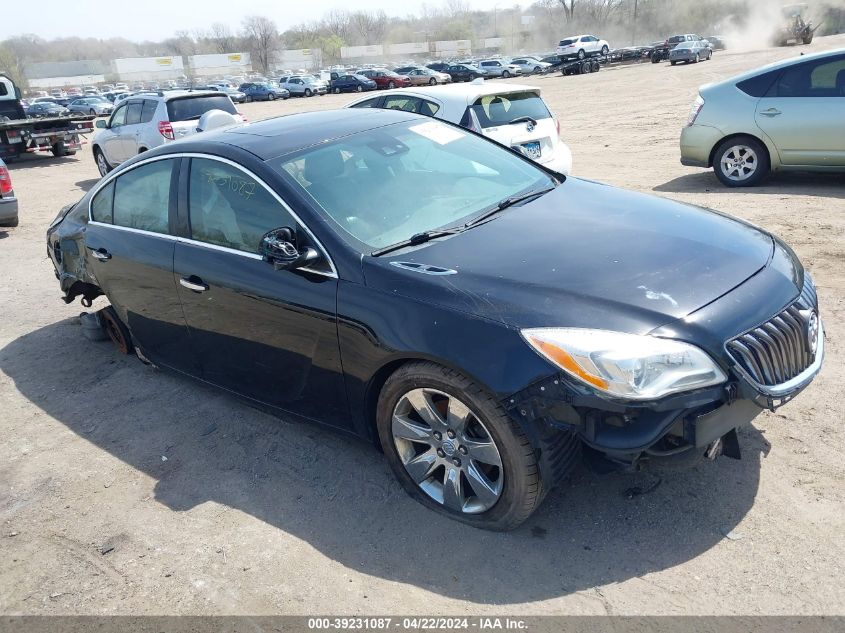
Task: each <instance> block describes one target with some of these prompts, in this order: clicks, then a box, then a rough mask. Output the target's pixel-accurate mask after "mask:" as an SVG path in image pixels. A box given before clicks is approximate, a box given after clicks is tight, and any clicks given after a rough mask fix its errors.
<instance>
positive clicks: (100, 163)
mask: <svg viewBox="0 0 845 633" xmlns="http://www.w3.org/2000/svg"><path fill="white" fill-rule="evenodd" d="M94 156H95V157H96V159H97V171H99V172H100V177H101V178H103V177H105V176H106V175H108V173H109V172H110V171H111V167H109V164H108V162H107V161H106V157H105V156H103V150H101V149H95V150H94Z"/></svg>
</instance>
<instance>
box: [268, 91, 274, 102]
mask: <svg viewBox="0 0 845 633" xmlns="http://www.w3.org/2000/svg"><path fill="white" fill-rule="evenodd" d="M275 100H276V95H274V94H273V93H272V92H271V93H270V94H268V95H267V101H275Z"/></svg>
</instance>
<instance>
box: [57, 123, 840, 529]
mask: <svg viewBox="0 0 845 633" xmlns="http://www.w3.org/2000/svg"><path fill="white" fill-rule="evenodd" d="M408 192H413V195H408ZM47 243H48V248H49V253H50V257H51V259H52V262H53V265H54V266H55V269H56V275H57V278H58V280H59V284H60V286H61V289H62V291H63V292H64V295H65V301H67V302H70V301H72V300H73V299H75V298H77V297H81V298H82V301H83V304H85V305H90V302H91V301H92V300H93V299H95V298H96V297H98V296H100V295H105V296H106V297H107V298H108V300H109V301H110V302H111V306H110V307H109V308H107V309H106V310H107V312H108V314H109V315H111V316H109V318H108V319H107V320H109V321H110V322H111V324H112V325H111V331H112V333H113V335H114V337H115V338H116V339H118V340H120V341H122V342H123V349H124V351H131V350H133V349H134V350H135V352H136V353H137V355H138V356H139V358H141V359H142V360H144V361H145V362H148V363H154V364H155V365H158V366H160V367H162V368H166V369H169V370H173V371H175V372H180V373H182V374H184V375H187V376H191V377H193V378H196V379H198V380H200V381H203V382H205V383H208V384H211V385H215V386H217V387H220V388H222V389H226V390H228V391H230V392H233V393H236V394H239V395H240V396H242V397H243V398H245V399H248V400H249V401H251V402H252V403H253V404H258V405H259V406H262V407H265V408H266V409H267V410H269V411H271V412H275V413H278V414H280V415H283V416H287V417H299V418H303V419H306V420H312V421H315V422H320V423H323V424H326V425H329V426H333V427H335V428H336V429H338V430H340V431H343V432H346V433H348V434H350V435H354V436H358V437H361V438H365V439H367V440H370V441H372V442H374V443H376V444H377V445H379V446H380V447H381V448H382V450H383V451H384V454H385V456H386V459H387V460H388V462H389V464H390V466H391V467H392V469H393V471H394V473H395V474H396V476H397V477H398V479H399V481H400V482H401V483H402V485H403V486H404V487H405V489H406V490H407V491H408V492H409V493H410V495H411V496H413V497H414V498H416V499H417V500H418V501H420V502H421V503H423V504H425V505H426V506H428V507H429V508H431V509H433V510H436V511H438V512H441V513H443V514H445V515H448V516H449V517H452V518H454V519H458V520H460V521H463V522H465V523H468V524H471V525H474V526H477V527H482V528H488V529H496V530H504V529H510V528H513V527H515V526H517V525H519V524H520V523H521V522H523V521H524V520H525V519H526V518H527V517H528V516H529V515H530V514H531V513H532V512H533V511H534V510H535V509H536V508H537V506H538V505H539V504H540V502H541V500H542V499H543V497H544V496H545V494H546V493H547V492H548V490H550V489H551V488H552V487H554V486H555V484H556V483H558V482H559V481H560V480H561V479H562V478H563V477H565V476H566V475H567V474H568V473H569V472H570V471H571V469H572V468H573V467H574V465H575V464H576V463H577V461H578V459H579V455H580V451H581V448H582V447H583V446H588V447H590V448H591V449H593V451H592V452H591V454H592V455H595V454H601V455H603V456H604V459H605V460H606V463H608V464H613V465H616V466H618V467H621V468H631V467H636V466H638V465H639V464H640V463H643V462H647V461H650V460H661V459H663V458H668V457H670V456H677V455H679V454H685V455H690V456H703V455H705V454H706V455H707V456H708V457H711V458H713V457H715V456H717V455H718V454H719V453H720V452H723V453H724V454H726V455H729V456H733V457H737V456H738V451H739V448H740V447H739V443H738V441H737V434H736V431H735V429H737V428H738V427H741V426H743V425H746V424H749V423H750V422H751V420H753V419H754V417H755V416H756V415H757V414H758V413H760V412H761V411H762V410H763V409H774V408H776V407H779V406H780V405H782V404H784V403H785V402H786V401H788V400H790V399H791V398H793V397H794V396H795V395H796V394H797V393H798V392H800V391H801V390H802V389H804V388H805V387H806V386H807V385H808V384H809V383H810V381H811V380H812V379H813V378H814V377H815V375H816V374H817V372H818V371H819V369H820V366H821V363H822V358H823V356H824V335H823V330H822V322H821V319H820V317H819V314H818V306H817V300H816V291H815V288H814V285H813V282H812V280H811V278H810V276H809V275H808V274H807V273H805V271H804V268H803V267H802V265H801V263H800V262H799V261H798V259H797V258H796V256H795V254H794V253H793V252H792V251H791V250H790V249H789V247H788V246H786V245H785V244H784V243H783V242H781V241H780V240H779V239H777V238H776V237H774V236H773V235H771V234H769V233H767V232H765V231H763V230H761V229H758V228H755V227H753V226H750V225H748V224H746V223H744V222H740V221H738V220H735V219H732V218H730V217H727V216H724V215H721V214H719V213H716V212H712V211H706V210H703V209H699V208H695V207H691V206H688V205H684V204H679V203H676V202H672V201H669V200H664V199H661V198H653V197H649V196H645V195H641V194H636V193H630V192H627V191H622V190H619V189H615V188H613V187H609V186H605V185H602V184H597V183H592V182H588V181H583V180H578V179H576V178H567V177H564V176H561V175H559V174H557V173H554V172H551V171H547V170H545V169H544V168H543V167H542V166H539V165H537V164H536V163H534V162H532V161H530V160H529V159H528V158H526V157H524V156H523V155H521V154H519V153H517V152H515V151H511V150H509V149H507V148H505V147H502V146H501V145H498V144H496V143H493V142H492V141H489V140H487V139H485V138H484V137H482V136H479V135H477V134H474V133H473V132H471V131H469V130H466V129H464V128H460V127H456V126H453V125H451V124H449V123H446V122H441V121H437V120H433V119H431V118H426V117H422V116H419V115H416V114H412V113H407V112H402V111H394V110H377V109H366V110H358V109H347V110H341V111H324V112H313V113H307V114H297V115H292V116H288V117H282V118H277V119H271V120H267V121H262V122H259V123H254V124H250V125H243V126H238V127H233V128H227V129H226V130H223V131H212V132H207V133H205V134H202V135H196V136H194V137H191V138H190V139H185V140H183V141H179V142H175V143H169V144H167V145H164V146H161V147H159V148H156V149H154V150H151V151H148V152H146V153H144V154H143V155H140V156H137V157H135V158H133V159H132V160H130V161H127V162H126V163H124V164H122V165H121V166H120V167H118V168H117V169H115V170H114V171H113V172H112V173H110V174H109V175H108V176H107V177H105V178H104V179H103V180H101V181H100V182H99V183H98V184H97V185H96V186H95V187H93V188H92V190H91V191H90V192H89V193H88V194H86V195H85V197H84V198H82V200H80V201H79V202H78V203H76V204H74V205H71V206H70V207H68V208H66V209H65V210H63V211H62V212H61V213H60V214H59V216H58V217H57V218H56V219H55V220H54V222H53V223H52V225H51V226H50V228H49V230H48V232H47ZM690 461H693V460H690Z"/></svg>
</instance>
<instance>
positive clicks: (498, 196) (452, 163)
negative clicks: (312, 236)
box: [270, 120, 555, 251]
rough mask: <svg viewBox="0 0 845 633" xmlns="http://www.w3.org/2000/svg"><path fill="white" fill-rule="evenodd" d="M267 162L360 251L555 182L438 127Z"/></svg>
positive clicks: (351, 139) (379, 133)
mask: <svg viewBox="0 0 845 633" xmlns="http://www.w3.org/2000/svg"><path fill="white" fill-rule="evenodd" d="M270 164H271V165H272V166H273V168H274V169H276V170H277V171H278V172H280V173H282V174H283V175H287V176H289V177H290V178H291V179H292V180H293V182H295V183H296V185H298V186H299V187H301V188H302V189H303V190H304V191H305V192H306V193H307V194H308V195H309V196H310V197H311V198H313V200H314V201H315V202H316V203H317V205H318V206H319V207H320V208H321V209H323V210H324V211H325V213H326V215H327V216H328V217H329V218H330V219H331V221H332V222H333V223H334V224H335V225H336V226H338V227H339V228H340V233H341V234H342V235H344V236H345V237H347V238H351V239H350V241H351V243H352V244H353V245H355V246H356V247H358V248H359V249H360V250H362V251H367V250H372V249H377V248H383V247H385V246H390V245H393V244H396V243H399V242H402V241H403V240H406V239H408V238H409V237H411V236H412V235H416V234H419V233H424V232H426V231H433V230H436V229H441V228H446V227H453V226H459V225H463V224H464V223H465V222H467V221H468V220H470V219H472V218H473V217H475V216H476V215H478V214H479V213H480V212H483V211H486V210H489V209H490V208H495V207H496V205H497V204H498V203H499V202H501V201H502V200H504V199H506V198H509V197H512V196H514V195H520V194H523V193H525V192H528V191H533V190H535V189H546V188H548V187H550V186H553V185H554V184H555V181H554V180H552V178H551V177H550V176H549V175H547V174H546V173H545V172H544V171H542V170H540V169H539V168H537V167H535V166H534V165H533V164H532V163H531V162H530V161H528V160H525V159H522V158H520V157H518V156H516V155H514V154H512V153H511V152H509V151H507V150H506V149H503V148H501V147H499V146H498V145H496V144H494V143H492V142H490V141H487V140H485V139H483V138H481V137H478V136H475V135H473V134H471V133H468V132H466V131H462V130H460V129H458V128H455V127H452V126H450V125H446V124H444V123H440V122H438V121H419V120H414V121H411V122H406V123H397V124H394V125H390V126H385V127H381V128H377V129H374V130H368V131H366V132H361V133H358V134H354V135H351V136H348V137H345V138H343V139H340V140H338V141H335V142H332V143H326V144H322V145H320V146H318V147H315V148H310V149H306V150H304V151H302V152H300V153H297V154H296V155H295V156H293V157H290V156H283V157H281V158H279V159H276V160H275V161H271V163H270Z"/></svg>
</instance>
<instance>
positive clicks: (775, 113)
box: [760, 108, 781, 117]
mask: <svg viewBox="0 0 845 633" xmlns="http://www.w3.org/2000/svg"><path fill="white" fill-rule="evenodd" d="M760 114H762V115H763V116H768V117H773V116H778V115H779V114H781V111H780V110H778V109H777V108H769V109H768V110H763V111H762V112H760Z"/></svg>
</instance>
